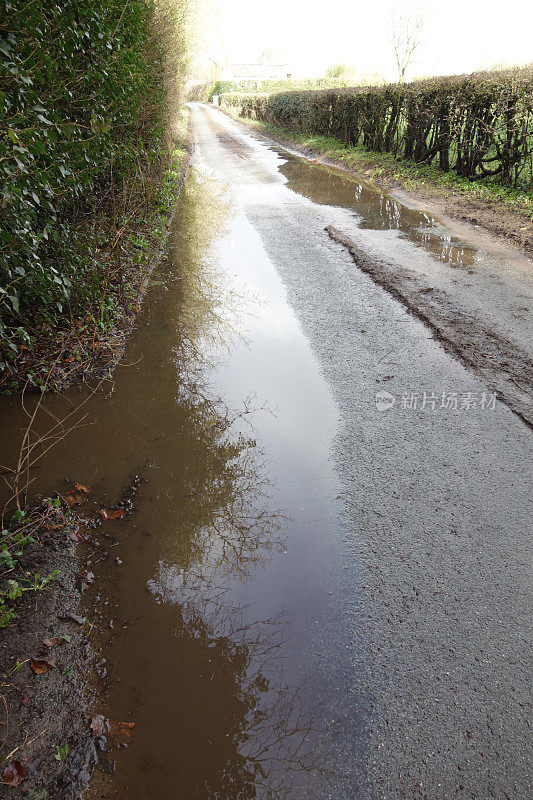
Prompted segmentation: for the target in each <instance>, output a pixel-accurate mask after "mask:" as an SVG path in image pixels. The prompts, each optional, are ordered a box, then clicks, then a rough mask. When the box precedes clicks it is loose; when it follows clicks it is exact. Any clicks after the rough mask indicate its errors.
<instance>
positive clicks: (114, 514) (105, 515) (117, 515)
mask: <svg viewBox="0 0 533 800" xmlns="http://www.w3.org/2000/svg"><path fill="white" fill-rule="evenodd" d="M98 513H99V515H100V516H101V517H102V519H122V517H123V516H124V509H123V508H112V509H110V510H109V511H108V510H107V509H105V508H100V509H99V510H98Z"/></svg>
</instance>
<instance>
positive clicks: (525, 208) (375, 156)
mask: <svg viewBox="0 0 533 800" xmlns="http://www.w3.org/2000/svg"><path fill="white" fill-rule="evenodd" d="M221 110H222V111H223V112H224V113H226V114H228V116H230V117H232V118H233V119H236V120H238V121H239V122H240V123H242V124H243V125H245V126H247V127H248V128H250V129H251V130H254V131H257V132H258V133H261V134H263V135H265V136H267V137H269V138H272V139H274V140H275V141H278V142H280V143H281V144H285V145H292V146H294V147H295V149H298V150H301V151H302V152H303V154H304V155H307V156H321V157H322V158H325V159H326V160H327V161H329V162H331V163H332V164H336V165H338V166H341V167H343V168H345V169H346V170H348V171H349V172H352V173H356V174H357V175H360V176H361V177H362V178H364V179H365V180H369V181H372V182H375V183H377V184H378V185H381V186H383V187H384V188H387V189H401V190H403V191H405V192H409V193H411V194H413V195H414V196H415V197H418V198H420V199H422V200H427V201H429V202H431V203H434V204H436V205H437V209H440V210H442V212H443V213H446V214H448V215H449V216H451V217H453V218H456V219H459V220H461V221H463V222H467V223H470V224H473V225H477V226H482V227H484V228H486V230H488V231H489V232H491V233H494V234H496V235H497V236H500V237H504V238H506V239H508V240H509V241H512V242H513V243H514V244H516V245H518V246H519V247H521V248H523V249H524V250H526V251H527V252H530V253H531V252H533V193H527V192H524V191H519V190H516V189H510V188H506V187H502V186H497V185H495V184H490V183H483V182H481V181H471V180H468V179H466V178H461V177H459V176H457V175H455V174H454V173H451V172H448V173H446V172H442V171H441V170H438V169H436V168H434V167H431V166H427V165H424V164H418V163H416V162H414V161H410V160H407V159H404V160H401V161H397V160H396V159H395V158H394V156H393V155H391V154H389V153H376V152H373V151H369V150H364V149H363V148H353V147H348V146H346V145H344V144H342V142H340V141H339V140H337V139H330V138H327V137H324V136H307V135H305V134H303V133H299V132H297V131H293V130H291V129H289V128H281V127H278V126H274V125H271V124H269V123H266V122H262V121H259V120H251V119H248V118H245V117H240V116H238V115H237V114H236V113H234V112H233V111H232V110H231V109H230V108H224V107H223V108H222V109H221Z"/></svg>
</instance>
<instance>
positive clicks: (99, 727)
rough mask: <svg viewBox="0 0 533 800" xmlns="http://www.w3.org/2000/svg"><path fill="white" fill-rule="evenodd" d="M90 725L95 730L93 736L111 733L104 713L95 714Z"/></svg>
mask: <svg viewBox="0 0 533 800" xmlns="http://www.w3.org/2000/svg"><path fill="white" fill-rule="evenodd" d="M89 727H90V729H91V730H92V732H93V736H101V735H102V734H105V733H109V728H108V727H107V720H106V718H105V717H104V716H103V714H95V715H94V717H93V718H92V719H91V724H90V725H89Z"/></svg>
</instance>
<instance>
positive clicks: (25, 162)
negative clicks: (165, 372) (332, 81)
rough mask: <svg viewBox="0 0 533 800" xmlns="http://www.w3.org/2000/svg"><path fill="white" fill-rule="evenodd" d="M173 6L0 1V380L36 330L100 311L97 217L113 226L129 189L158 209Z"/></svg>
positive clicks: (105, 249)
mask: <svg viewBox="0 0 533 800" xmlns="http://www.w3.org/2000/svg"><path fill="white" fill-rule="evenodd" d="M186 3H187V0H130V2H125V0H62V2H61V3H57V2H50V0H4V2H3V3H2V9H1V10H0V68H1V70H2V82H1V85H0V109H1V110H2V113H3V116H2V123H1V127H0V174H1V177H2V186H1V187H0V370H4V371H6V370H7V369H8V367H9V365H10V362H11V361H12V360H13V359H14V358H16V357H17V352H18V351H19V349H20V348H21V347H22V346H24V347H26V348H27V347H28V346H31V345H32V342H33V340H34V338H35V336H38V335H39V332H40V331H42V330H43V329H48V330H52V331H53V330H55V329H56V328H57V327H58V326H59V325H60V324H62V320H63V321H64V322H65V324H68V321H69V319H72V317H73V315H74V316H75V315H79V314H84V313H85V312H87V311H90V310H91V304H92V305H93V306H94V305H95V304H96V307H97V308H98V307H99V306H100V305H101V299H102V297H103V296H104V295H106V303H108V302H110V300H109V259H110V257H111V251H110V246H109V245H110V241H109V239H110V238H113V237H112V235H111V236H110V234H109V231H108V230H106V231H102V230H101V229H99V228H98V226H97V225H96V220H97V219H98V218H99V217H101V218H105V219H107V221H108V222H109V223H110V224H111V223H112V224H113V225H114V226H115V228H116V227H117V226H121V227H123V221H124V218H125V216H128V218H131V217H132V216H133V217H134V216H135V215H136V214H137V216H138V215H139V213H140V212H139V207H140V206H141V205H142V202H141V201H142V199H143V198H140V197H139V190H141V191H142V193H143V195H144V197H145V198H146V197H148V194H149V193H150V192H151V193H152V196H153V197H154V199H155V201H157V190H156V186H155V185H154V184H155V181H157V180H159V178H160V176H161V170H160V169H158V164H159V162H161V160H162V159H163V160H164V157H165V156H164V151H165V145H166V142H167V138H166V137H167V133H166V129H167V115H168V105H169V103H171V102H173V99H172V97H171V94H172V92H173V91H174V88H175V87H173V86H172V85H171V84H172V83H173V81H174V78H173V77H172V78H171V79H169V71H170V72H171V73H172V75H176V77H177V78H178V79H179V80H181V81H182V82H183V81H184V77H185V74H184V73H185V66H184V64H183V62H182V60H180V58H182V56H183V54H181V56H180V57H178V56H176V55H175V54H174V53H171V52H170V46H169V45H170V42H171V41H172V42H173V43H174V42H175V39H176V35H175V32H174V28H173V25H174V23H173V19H174V18H175V17H176V14H177V13H178V12H179V10H180V5H181V6H185V5H186ZM180 35H181V34H180ZM178 39H179V36H178ZM181 39H183V36H181ZM178 45H182V47H181V49H183V42H182V41H181V40H179V41H178ZM169 53H170V55H169ZM135 209H137V210H135Z"/></svg>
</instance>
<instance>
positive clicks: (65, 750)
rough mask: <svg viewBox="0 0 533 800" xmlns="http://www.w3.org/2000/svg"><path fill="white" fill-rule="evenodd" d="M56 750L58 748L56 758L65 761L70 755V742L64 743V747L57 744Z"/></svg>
mask: <svg viewBox="0 0 533 800" xmlns="http://www.w3.org/2000/svg"><path fill="white" fill-rule="evenodd" d="M56 750H57V752H56V754H55V755H54V758H55V759H56V761H63V760H64V759H65V758H66V757H67V756H68V754H69V752H70V749H69V746H68V744H64V745H63V746H62V747H58V746H57V745H56Z"/></svg>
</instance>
